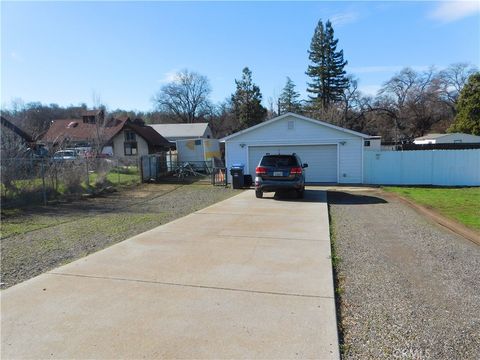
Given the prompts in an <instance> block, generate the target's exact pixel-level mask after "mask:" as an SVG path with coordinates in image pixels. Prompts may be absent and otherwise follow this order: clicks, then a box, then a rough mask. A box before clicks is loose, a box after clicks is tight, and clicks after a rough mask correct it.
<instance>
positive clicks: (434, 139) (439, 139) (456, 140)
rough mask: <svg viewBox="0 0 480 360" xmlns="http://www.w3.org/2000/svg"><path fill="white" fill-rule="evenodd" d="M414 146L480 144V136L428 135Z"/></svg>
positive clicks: (456, 134) (415, 142) (417, 140)
mask: <svg viewBox="0 0 480 360" xmlns="http://www.w3.org/2000/svg"><path fill="white" fill-rule="evenodd" d="M413 143H414V144H417V145H424V144H480V136H477V135H471V134H464V133H449V134H428V135H424V136H421V137H418V138H415V140H414V141H413Z"/></svg>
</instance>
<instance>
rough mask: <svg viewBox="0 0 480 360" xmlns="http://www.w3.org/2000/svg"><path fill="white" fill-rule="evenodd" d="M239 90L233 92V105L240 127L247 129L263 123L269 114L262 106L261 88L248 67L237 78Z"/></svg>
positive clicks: (236, 82)
mask: <svg viewBox="0 0 480 360" xmlns="http://www.w3.org/2000/svg"><path fill="white" fill-rule="evenodd" d="M235 84H236V85H237V90H236V91H235V93H234V94H232V105H233V111H234V113H235V118H236V119H237V121H238V122H239V125H240V128H241V129H245V128H248V127H250V126H253V125H256V124H259V123H261V122H262V121H263V120H264V119H265V116H266V115H267V109H266V108H264V107H263V106H262V94H261V93H260V88H259V87H258V86H257V85H255V84H254V83H253V81H252V72H251V71H250V69H249V68H248V67H245V68H244V69H243V71H242V79H241V80H235Z"/></svg>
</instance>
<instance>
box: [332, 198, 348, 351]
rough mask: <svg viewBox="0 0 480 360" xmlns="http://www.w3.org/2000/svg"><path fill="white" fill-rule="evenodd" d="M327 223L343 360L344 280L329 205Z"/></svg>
mask: <svg viewBox="0 0 480 360" xmlns="http://www.w3.org/2000/svg"><path fill="white" fill-rule="evenodd" d="M327 196H328V195H327ZM328 222H329V225H330V226H329V231H330V253H331V258H332V270H333V285H334V291H335V311H336V314H337V331H338V343H339V350H340V356H341V357H342V358H343V357H344V356H345V355H347V354H348V349H349V347H348V346H347V345H346V344H345V336H344V326H343V317H342V311H343V302H342V296H343V294H344V278H343V276H342V275H341V274H340V269H339V265H340V263H341V261H342V260H341V258H340V256H339V255H338V251H337V234H336V231H335V223H334V220H333V218H332V215H331V211H330V205H328Z"/></svg>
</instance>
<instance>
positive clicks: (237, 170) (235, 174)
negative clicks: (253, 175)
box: [230, 164, 245, 189]
mask: <svg viewBox="0 0 480 360" xmlns="http://www.w3.org/2000/svg"><path fill="white" fill-rule="evenodd" d="M244 167H245V166H244V165H242V164H234V165H232V167H231V168H230V175H232V187H233V188H234V189H241V188H243V186H244V180H243V169H244Z"/></svg>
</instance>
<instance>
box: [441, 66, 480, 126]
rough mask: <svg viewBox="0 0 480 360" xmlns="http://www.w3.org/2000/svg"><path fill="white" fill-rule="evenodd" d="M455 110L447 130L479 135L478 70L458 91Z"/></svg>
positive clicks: (479, 76) (479, 74) (479, 79)
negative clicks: (452, 120) (451, 122)
mask: <svg viewBox="0 0 480 360" xmlns="http://www.w3.org/2000/svg"><path fill="white" fill-rule="evenodd" d="M457 111H458V112H457V116H456V117H455V122H454V123H453V124H452V126H450V128H449V129H448V131H449V132H463V133H467V134H472V135H480V72H477V73H476V74H473V75H471V76H470V78H469V79H468V82H467V83H466V84H465V86H464V87H463V89H462V91H461V92H460V97H459V98H458V104H457Z"/></svg>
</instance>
